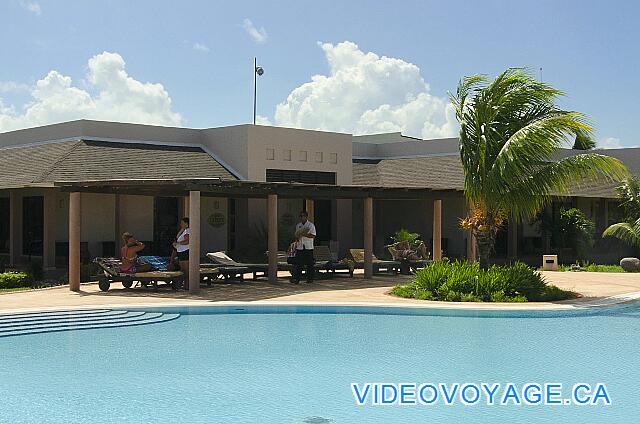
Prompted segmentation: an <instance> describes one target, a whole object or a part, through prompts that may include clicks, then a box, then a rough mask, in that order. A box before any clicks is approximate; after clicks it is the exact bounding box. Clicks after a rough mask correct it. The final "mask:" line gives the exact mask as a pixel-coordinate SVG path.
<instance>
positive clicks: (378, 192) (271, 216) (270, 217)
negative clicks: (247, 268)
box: [54, 178, 452, 293]
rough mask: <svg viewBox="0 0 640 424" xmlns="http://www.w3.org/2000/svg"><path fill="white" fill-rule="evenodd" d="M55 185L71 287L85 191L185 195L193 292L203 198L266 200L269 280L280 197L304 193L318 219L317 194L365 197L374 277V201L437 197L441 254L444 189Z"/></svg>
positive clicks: (188, 182)
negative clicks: (61, 196)
mask: <svg viewBox="0 0 640 424" xmlns="http://www.w3.org/2000/svg"><path fill="white" fill-rule="evenodd" d="M54 186H56V187H58V188H59V189H60V190H61V191H63V192H68V193H69V222H68V224H69V226H68V228H69V288H70V290H72V291H79V290H80V265H81V248H80V246H81V221H82V219H81V218H82V211H81V200H80V199H81V194H82V193H98V194H110V195H113V196H115V197H116V202H115V204H116V205H117V204H118V201H117V199H118V196H119V195H138V196H165V197H166V196H170V197H178V198H183V199H184V202H185V203H184V205H185V207H184V210H185V212H186V213H185V215H187V216H188V217H189V220H190V233H191V235H190V246H189V247H190V248H189V281H188V288H189V291H190V292H191V293H196V292H198V291H199V290H200V259H201V257H202V256H203V253H206V250H204V249H203V246H201V228H200V225H201V207H200V204H201V198H202V197H221V198H230V197H233V198H248V199H266V201H267V217H266V218H267V219H266V224H267V230H268V237H267V238H268V243H267V245H268V266H269V267H268V280H269V282H270V283H276V282H278V258H277V251H278V218H277V217H278V199H279V198H304V199H306V205H307V206H306V207H307V209H308V210H309V211H310V219H313V209H314V208H313V201H314V200H316V199H352V200H353V199H361V200H362V201H363V204H364V208H363V216H362V222H363V247H364V278H365V279H371V278H373V238H374V222H373V221H374V200H378V199H380V200H420V199H425V198H427V197H432V198H433V199H434V200H433V215H432V216H433V222H432V223H431V224H432V226H433V231H432V252H433V253H432V256H433V260H440V259H441V258H442V246H441V239H442V199H441V198H438V196H439V193H442V195H445V194H446V193H444V192H447V191H452V190H438V191H434V190H431V189H427V188H388V187H371V186H356V185H342V186H339V185H323V184H302V183H273V182H268V183H267V182H248V181H225V180H221V179H211V178H209V179H174V180H147V179H144V180H102V181H62V182H55V183H54Z"/></svg>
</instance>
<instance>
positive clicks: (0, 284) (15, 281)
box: [0, 272, 31, 289]
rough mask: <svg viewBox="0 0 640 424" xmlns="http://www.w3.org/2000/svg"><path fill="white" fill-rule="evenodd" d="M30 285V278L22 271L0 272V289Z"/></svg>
mask: <svg viewBox="0 0 640 424" xmlns="http://www.w3.org/2000/svg"><path fill="white" fill-rule="evenodd" d="M30 285H31V280H30V279H29V276H28V275H27V274H26V273H24V272H3V273H2V274H0V289H16V288H19V287H29V286H30Z"/></svg>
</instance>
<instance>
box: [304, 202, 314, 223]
mask: <svg viewBox="0 0 640 424" xmlns="http://www.w3.org/2000/svg"><path fill="white" fill-rule="evenodd" d="M304 209H305V210H306V211H307V219H308V220H309V221H311V222H315V221H316V219H315V218H316V216H315V215H316V210H315V205H314V203H313V199H304Z"/></svg>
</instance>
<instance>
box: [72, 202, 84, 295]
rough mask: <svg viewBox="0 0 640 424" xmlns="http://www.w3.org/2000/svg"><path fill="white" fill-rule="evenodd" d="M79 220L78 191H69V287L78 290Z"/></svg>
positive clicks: (80, 219)
mask: <svg viewBox="0 0 640 424" xmlns="http://www.w3.org/2000/svg"><path fill="white" fill-rule="evenodd" d="M81 222H82V215H81V197H80V193H79V192H75V193H69V289H70V290H71V291H80V237H81V235H80V228H81Z"/></svg>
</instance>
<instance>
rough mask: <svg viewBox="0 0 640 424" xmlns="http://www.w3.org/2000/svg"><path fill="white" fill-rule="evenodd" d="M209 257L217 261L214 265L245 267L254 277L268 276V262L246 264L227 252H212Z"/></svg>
mask: <svg viewBox="0 0 640 424" xmlns="http://www.w3.org/2000/svg"><path fill="white" fill-rule="evenodd" d="M207 258H209V259H210V260H211V261H212V262H214V263H215V265H214V266H218V267H220V266H224V267H227V268H231V269H233V268H235V269H238V268H244V269H246V270H247V271H248V272H250V273H252V274H253V279H254V280H255V279H257V278H259V277H265V278H266V277H267V272H269V265H268V264H246V263H243V262H236V261H235V260H233V259H232V258H230V257H229V256H228V255H227V254H226V253H224V252H222V251H220V252H212V253H207Z"/></svg>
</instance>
